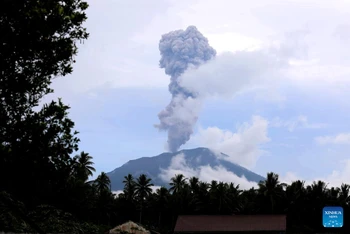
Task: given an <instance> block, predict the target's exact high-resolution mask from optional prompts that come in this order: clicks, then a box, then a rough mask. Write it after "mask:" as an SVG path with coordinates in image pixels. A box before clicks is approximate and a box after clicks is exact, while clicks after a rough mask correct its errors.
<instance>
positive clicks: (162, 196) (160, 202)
mask: <svg viewBox="0 0 350 234" xmlns="http://www.w3.org/2000/svg"><path fill="white" fill-rule="evenodd" d="M169 195H170V194H169V191H168V189H167V188H165V187H160V188H159V189H157V191H156V194H155V196H156V197H155V200H156V205H157V208H158V209H159V218H158V225H159V226H160V225H161V218H162V211H163V210H164V208H166V206H167V204H168V202H169Z"/></svg>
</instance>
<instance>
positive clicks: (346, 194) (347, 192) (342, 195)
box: [339, 184, 350, 206]
mask: <svg viewBox="0 0 350 234" xmlns="http://www.w3.org/2000/svg"><path fill="white" fill-rule="evenodd" d="M339 200H340V204H341V205H343V206H346V205H349V201H350V185H348V184H342V185H341V186H340V189H339Z"/></svg>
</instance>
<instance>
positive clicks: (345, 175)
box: [280, 159, 350, 188]
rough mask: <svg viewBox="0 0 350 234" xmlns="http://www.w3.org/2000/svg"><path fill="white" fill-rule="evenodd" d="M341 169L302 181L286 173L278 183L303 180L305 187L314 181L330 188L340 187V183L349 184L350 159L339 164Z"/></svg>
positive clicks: (293, 174)
mask: <svg viewBox="0 0 350 234" xmlns="http://www.w3.org/2000/svg"><path fill="white" fill-rule="evenodd" d="M339 164H340V165H341V167H342V168H341V169H338V170H333V171H332V172H331V173H330V174H329V175H325V176H323V177H315V178H313V179H307V180H304V179H302V177H300V176H298V175H297V174H296V173H293V172H287V173H286V174H285V175H283V176H281V177H280V181H281V182H284V183H288V184H290V183H291V182H293V181H296V180H304V181H305V184H306V185H311V184H312V183H313V182H314V181H318V180H321V181H323V182H325V183H326V184H327V185H328V186H327V187H328V188H330V187H340V185H341V184H342V183H349V182H348V181H349V177H350V159H347V160H343V161H341V162H340V163H339Z"/></svg>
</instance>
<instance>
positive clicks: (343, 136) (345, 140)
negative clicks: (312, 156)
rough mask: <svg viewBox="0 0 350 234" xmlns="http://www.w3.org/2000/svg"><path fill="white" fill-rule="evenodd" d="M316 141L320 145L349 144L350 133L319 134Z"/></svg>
mask: <svg viewBox="0 0 350 234" xmlns="http://www.w3.org/2000/svg"><path fill="white" fill-rule="evenodd" d="M315 142H316V143H318V144H320V145H325V144H339V145H340V144H341V145H349V144H350V133H339V134H338V135H333V136H319V137H316V138H315Z"/></svg>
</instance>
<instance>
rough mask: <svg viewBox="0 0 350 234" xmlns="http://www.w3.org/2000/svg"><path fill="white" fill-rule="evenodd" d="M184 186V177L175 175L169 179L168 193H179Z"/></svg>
mask: <svg viewBox="0 0 350 234" xmlns="http://www.w3.org/2000/svg"><path fill="white" fill-rule="evenodd" d="M185 185H186V178H185V176H184V175H182V174H179V175H175V177H173V178H171V179H170V186H171V187H170V192H172V193H173V194H176V193H178V192H179V191H181V190H182V189H183V188H184V187H185Z"/></svg>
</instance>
